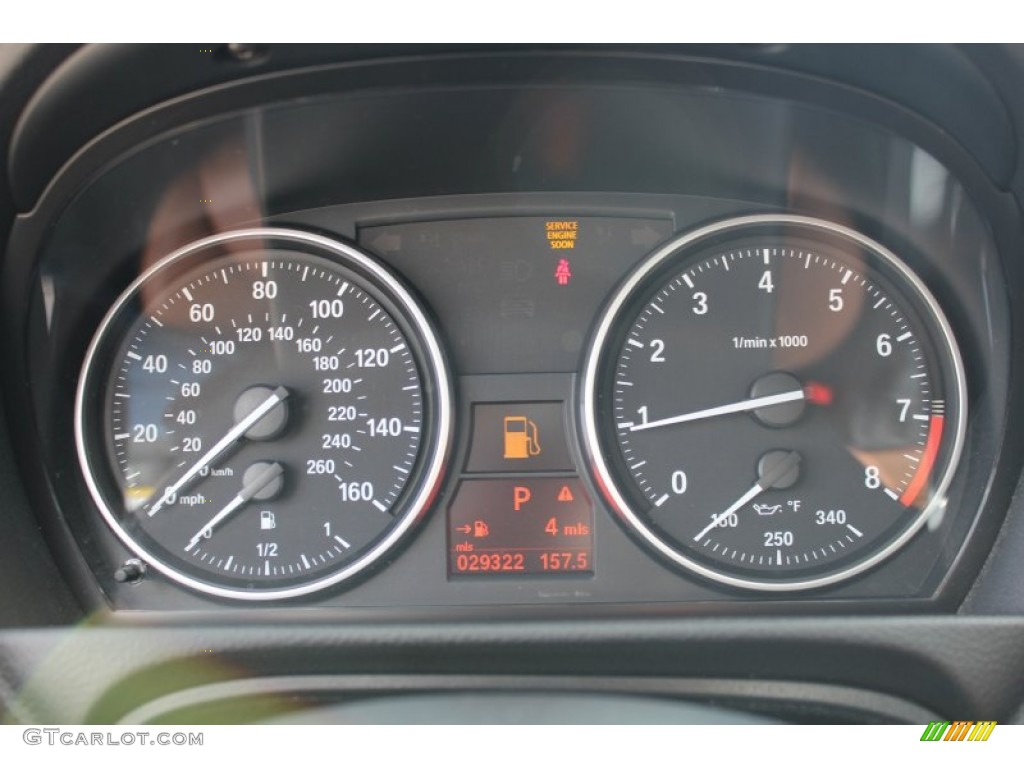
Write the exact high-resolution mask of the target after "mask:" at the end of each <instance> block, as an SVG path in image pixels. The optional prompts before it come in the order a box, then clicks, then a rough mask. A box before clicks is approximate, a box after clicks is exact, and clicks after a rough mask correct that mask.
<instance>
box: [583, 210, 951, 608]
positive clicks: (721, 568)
mask: <svg viewBox="0 0 1024 768" xmlns="http://www.w3.org/2000/svg"><path fill="white" fill-rule="evenodd" d="M964 399H965V397H964V389H963V375H962V366H961V363H960V358H959V354H958V352H957V349H956V346H955V343H954V340H953V336H952V334H951V332H950V329H949V325H948V323H947V322H946V320H945V319H944V318H943V316H942V314H941V312H940V310H939V308H938V305H937V304H936V303H935V301H934V299H933V298H932V297H931V296H930V294H928V292H927V291H926V289H925V288H924V286H923V285H922V284H921V283H920V281H918V280H917V278H915V277H914V276H913V275H912V273H911V272H910V271H909V270H908V269H907V268H906V267H905V266H904V265H903V264H902V263H901V262H899V261H898V260H897V259H896V257H895V256H893V255H892V254H890V253H889V252H888V251H886V250H885V249H883V248H882V247H881V246H878V245H877V244H874V243H872V242H871V241H869V240H867V239H866V238H863V237H862V236H859V235H857V234H856V233H853V232H851V231H849V230H845V229H843V228H840V227H836V226H833V225H831V224H828V223H825V222H820V221H817V220H811V219H801V218H796V217H750V218H748V219H742V220H734V221H732V222H726V223H724V224H719V225H715V226H712V227H708V228H706V229H705V230H702V231H700V232H697V233H694V234H691V235H688V236H685V237H683V238H681V239H679V240H677V241H675V242H674V243H671V244H669V245H668V246H666V247H665V248H663V249H662V250H661V251H659V252H658V253H657V254H655V255H654V256H652V257H651V259H650V260H648V262H646V263H645V264H644V265H642V266H641V267H640V268H639V269H638V270H637V271H636V272H635V273H634V274H633V275H632V276H631V277H630V278H629V279H628V280H627V282H626V283H625V284H624V285H623V286H622V288H621V289H620V290H619V292H618V294H617V295H616V296H615V298H614V299H613V301H612V303H611V305H610V306H609V308H608V310H607V312H606V314H605V316H604V317H603V318H602V324H601V326H600V329H599V332H598V339H597V345H596V349H595V350H594V352H593V353H592V355H591V357H590V359H589V360H588V366H587V371H586V376H585V381H584V393H583V401H584V419H583V422H584V425H585V432H586V435H585V437H586V440H587V445H588V450H589V452H590V455H591V457H592V460H593V464H594V467H595V469H596V471H597V474H598V479H599V481H600V485H601V486H602V488H604V489H605V491H606V494H607V495H608V498H609V500H610V501H611V502H612V504H613V506H614V507H615V508H616V510H617V511H618V512H619V513H620V515H621V517H622V519H623V520H624V521H625V522H626V523H627V524H628V525H629V526H630V527H631V528H632V529H633V530H634V532H636V533H637V534H638V535H639V536H640V537H641V538H642V539H643V540H644V541H645V542H646V543H648V544H649V545H651V546H653V547H654V548H655V549H656V550H658V551H659V552H661V553H662V554H663V555H665V556H666V557H668V558H669V559H670V560H672V561H674V562H675V563H678V564H679V565H682V566H685V567H687V568H690V569H691V570H693V571H696V572H698V573H700V574H702V575H704V576H707V577H710V578H714V579H717V580H720V581H723V582H726V583H730V584H733V585H736V586H744V587H752V588H759V589H769V590H791V589H802V588H809V587H814V586H821V585H824V584H829V583H834V582H836V581H839V580H841V579H844V578H847V577H850V576H852V575H854V574H856V573H859V572H861V571H863V570H864V569H866V568H868V567H870V566H871V565H873V564H874V563H876V562H879V561H880V560H881V559H883V558H884V557H886V556H887V555H889V554H891V553H892V552H894V551H895V550H896V549H897V548H898V547H899V546H900V545H902V544H903V543H904V542H906V541H907V540H908V539H909V538H910V536H911V535H913V534H914V532H915V531H917V530H918V528H919V527H920V526H921V525H922V524H923V523H924V522H925V520H926V519H927V517H928V516H929V515H931V514H934V513H936V512H941V509H942V507H943V506H944V494H945V490H946V488H947V486H948V483H949V480H950V476H951V474H952V471H953V468H954V465H955V462H956V459H957V457H958V454H959V450H960V445H961V442H962V438H963V429H964V410H963V409H964Z"/></svg>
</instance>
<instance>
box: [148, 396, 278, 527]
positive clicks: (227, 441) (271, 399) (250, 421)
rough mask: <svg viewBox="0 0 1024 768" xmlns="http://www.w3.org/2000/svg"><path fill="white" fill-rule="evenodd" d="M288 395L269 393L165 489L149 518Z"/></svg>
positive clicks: (151, 510)
mask: <svg viewBox="0 0 1024 768" xmlns="http://www.w3.org/2000/svg"><path fill="white" fill-rule="evenodd" d="M288 394H289V393H288V390H287V389H285V388H284V387H278V388H277V389H275V390H274V391H273V392H271V393H270V395H269V396H268V397H267V399H266V400H264V401H263V402H262V403H260V404H259V405H258V406H256V408H254V409H253V411H252V413H250V414H249V415H248V416H246V417H245V418H244V419H242V420H240V421H239V422H238V423H237V424H235V426H233V427H232V428H231V429H229V430H228V433H227V434H226V435H224V437H222V438H221V439H220V440H218V441H217V442H216V443H215V444H214V446H213V447H212V448H211V449H210V450H208V451H207V452H206V453H204V454H203V455H202V456H200V457H199V460H198V461H197V462H196V463H195V464H193V465H192V466H191V467H189V468H188V471H187V472H185V474H184V475H182V476H181V478H179V480H178V481H177V482H176V483H175V484H174V485H170V486H168V487H167V490H165V491H164V494H163V496H161V497H160V498H159V500H157V502H156V504H154V505H153V506H152V508H151V509H150V510H149V513H148V514H149V516H150V517H152V516H153V515H155V514H156V513H157V512H159V511H160V510H161V509H162V508H163V507H164V505H165V504H166V502H167V500H168V499H170V498H173V497H174V496H175V495H176V494H177V493H178V491H180V490H181V489H182V488H183V487H184V486H185V484H186V483H188V482H189V481H190V480H191V479H192V478H194V477H195V476H196V475H198V474H199V473H200V472H202V471H203V469H204V468H206V467H207V466H209V465H210V464H212V463H213V462H214V461H216V460H217V459H218V458H220V456H221V454H222V453H224V452H225V451H226V450H227V449H228V448H230V447H231V446H232V445H234V444H235V443H236V442H238V441H239V440H241V439H242V436H243V435H245V433H246V432H248V431H249V430H250V429H251V428H252V427H253V426H254V425H255V424H256V422H258V421H259V420H260V419H262V418H263V417H264V416H266V415H267V414H268V413H270V411H271V410H273V408H274V406H276V405H277V404H278V403H280V402H283V401H284V400H286V399H287V398H288Z"/></svg>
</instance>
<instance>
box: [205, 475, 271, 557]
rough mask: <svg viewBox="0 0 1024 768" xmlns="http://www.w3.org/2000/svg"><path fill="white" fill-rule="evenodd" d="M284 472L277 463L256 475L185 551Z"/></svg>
mask: <svg viewBox="0 0 1024 768" xmlns="http://www.w3.org/2000/svg"><path fill="white" fill-rule="evenodd" d="M282 472H284V467H282V466H281V465H280V464H278V463H277V462H276V461H275V462H274V463H273V464H270V465H269V466H268V467H267V468H266V469H264V470H263V471H262V472H260V473H259V474H258V475H256V477H254V478H253V479H252V482H250V483H249V484H248V485H245V486H243V487H242V490H240V491H239V492H238V494H237V495H236V496H235V498H233V499H232V500H231V501H229V502H228V503H227V506H225V507H224V509H222V510H221V511H220V512H218V513H217V514H216V515H214V516H213V518H212V519H211V520H210V522H208V523H207V524H206V525H204V526H203V527H202V528H200V529H199V532H198V533H197V534H196V535H195V536H193V537H192V538H191V539H190V540H189V542H188V545H186V547H185V551H186V552H189V551H191V550H192V547H194V546H195V545H196V544H198V543H199V540H200V539H201V538H203V537H204V536H206V535H207V534H208V533H212V532H213V529H214V528H216V527H217V526H218V525H219V524H220V523H221V522H223V521H224V520H225V519H226V518H227V517H228V516H229V515H231V514H232V513H234V512H235V511H236V510H238V509H240V508H241V507H243V506H245V505H246V504H248V503H249V501H251V500H252V498H253V497H254V496H255V495H256V494H257V493H259V492H260V491H262V490H263V489H264V488H266V487H267V486H268V485H269V484H270V483H271V482H273V481H274V480H275V479H277V478H278V477H280V476H281V473H282Z"/></svg>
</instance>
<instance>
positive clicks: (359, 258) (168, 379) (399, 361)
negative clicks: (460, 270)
mask: <svg viewBox="0 0 1024 768" xmlns="http://www.w3.org/2000/svg"><path fill="white" fill-rule="evenodd" d="M76 417H77V418H76V437H77V441H78V452H79V457H80V460H81V463H82V467H83V470H84V473H85V477H86V481H87V484H88V486H89V490H90V492H91V494H92V496H93V499H94V500H95V502H96V504H97V505H98V507H99V510H100V512H101V513H102V514H103V515H104V517H105V518H106V520H107V522H108V523H109V524H110V525H111V527H112V528H113V530H114V531H115V533H117V535H118V536H119V537H120V538H121V539H122V540H123V541H124V542H125V543H126V544H127V545H128V546H129V547H130V548H131V549H132V550H133V551H135V552H136V553H137V554H138V555H139V556H140V557H142V558H143V559H144V560H145V561H147V562H149V563H150V564H151V565H153V566H154V567H156V568H157V569H159V570H160V571H161V572H163V573H164V574H166V575H167V576H169V577H171V578H172V579H174V580H176V581H178V582H180V583H183V584H185V585H187V586H190V587H192V588H195V589H198V590H201V591H203V592H207V593H210V594H214V595H219V596H223V597H232V598H243V599H255V600H266V599H276V598H285V597H292V596H296V595H302V594H307V593H310V592H313V591H315V590H318V589H322V588H324V587H327V586H330V585H332V584H336V583H339V582H341V581H344V580H346V579H349V578H351V577H353V576H354V575H356V574H357V573H360V572H362V571H364V570H365V569H366V568H368V567H369V566H370V565H371V564H373V563H375V562H377V561H378V560H380V559H381V558H382V557H383V556H384V555H385V554H386V553H388V552H390V551H391V550H392V548H393V547H394V546H395V545H396V544H397V543H398V541H399V539H400V538H401V537H402V536H403V535H404V534H406V533H407V532H408V531H409V530H410V529H411V528H412V526H413V525H414V523H415V522H416V521H417V520H418V519H419V518H420V516H421V515H422V514H423V513H424V512H425V510H426V508H427V506H428V505H429V503H430V501H431V499H432V497H433V494H434V492H435V491H436V489H437V487H438V484H439V481H440V477H441V473H442V469H443V467H444V463H445V458H446V455H447V451H448V444H449V439H450V432H451V395H450V379H449V374H448V372H447V368H446V365H445V361H444V356H443V355H442V352H441V347H440V344H439V342H438V340H437V337H436V335H435V333H434V331H433V330H432V326H431V324H430V322H429V321H428V319H427V316H426V314H425V313H424V311H423V310H422V308H421V307H419V305H418V304H417V302H416V301H415V299H414V298H413V297H412V295H411V294H410V293H409V292H408V290H406V289H405V288H404V287H403V285H402V284H401V283H400V282H399V281H398V280H397V279H396V278H395V277H394V276H393V275H392V274H390V272H388V271H387V270H386V269H384V268H383V267H382V266H381V265H380V264H378V263H377V262H375V261H374V260H373V259H371V258H370V257H368V256H367V255H365V254H363V253H361V252H360V251H358V250H356V249H354V248H352V247H351V246H348V245H346V244H343V243H340V242H337V241H334V240H330V239H327V238H324V237H320V236H316V235H312V234H307V233H303V232H296V231H290V230H277V229H264V230H246V231H238V232H231V233H227V234H222V235H217V236H214V237H210V238H207V239H205V240H201V241H198V242H196V243H193V244H191V245H189V246H186V247H185V248H182V249H181V250H179V251H177V252H175V253H173V254H171V255H169V256H168V257H166V258H165V259H163V260H162V261H161V262H159V263H158V264H157V265H155V266H154V267H153V268H152V269H150V270H149V271H147V272H146V273H145V274H144V275H142V277H140V278H139V279H138V280H137V281H135V283H133V284H132V285H131V286H130V287H129V288H128V290H127V291H125V293H124V294H123V295H122V296H121V298H120V299H119V300H118V301H117V303H116V304H115V305H114V307H113V308H112V309H111V310H110V312H109V313H108V314H107V316H106V318H105V319H104V321H103V323H102V325H101V326H100V329H99V331H98V332H97V334H96V337H95V339H94V341H93V343H92V345H91V347H90V348H89V351H88V353H87V356H86V361H85V365H84V368H83V371H82V376H81V380H80V383H79V389H78V399H77V414H76Z"/></svg>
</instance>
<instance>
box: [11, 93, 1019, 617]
mask: <svg viewBox="0 0 1024 768" xmlns="http://www.w3.org/2000/svg"><path fill="white" fill-rule="evenodd" d="M537 77H538V78H540V77H542V76H541V75H538V76H537ZM296 78H297V79H296V82H295V83H293V85H294V87H293V88H292V89H291V91H290V92H289V93H290V94H291V95H290V96H289V97H283V96H282V97H281V98H279V99H276V100H274V99H271V100H269V101H268V100H266V99H269V98H270V97H269V96H265V97H263V99H264V100H262V101H259V100H257V101H254V102H253V104H252V105H251V108H250V109H249V110H247V111H246V110H242V111H238V112H228V113H223V112H219V111H218V107H217V105H216V102H215V100H210V101H208V102H205V106H203V104H204V102H203V101H202V98H199V101H198V102H197V103H198V104H199V105H200V106H201V107H202V108H201V109H199V112H198V113H197V114H202V115H205V116H204V117H202V119H197V120H195V121H193V122H191V123H189V124H187V125H181V126H177V127H174V128H172V129H169V130H167V131H165V132H164V133H162V134H159V135H156V136H154V137H152V139H151V140H150V141H149V142H148V143H145V144H133V145H132V147H131V149H130V150H125V149H124V148H123V147H120V148H119V147H118V144H117V141H116V139H117V136H116V132H115V134H114V135H113V136H112V137H110V138H109V139H108V144H107V145H104V144H103V142H100V144H99V145H97V147H95V148H94V149H93V150H91V151H93V152H95V153H98V154H99V155H101V156H102V155H104V153H106V157H107V160H108V161H107V162H105V163H103V164H101V165H100V164H98V165H96V166H95V167H96V170H94V171H93V172H91V173H86V174H83V175H81V176H78V177H76V176H75V175H74V174H70V173H69V174H67V175H66V177H62V178H59V179H58V183H55V184H54V185H53V186H52V187H51V189H50V190H49V192H48V193H47V196H46V197H45V198H44V200H43V202H42V204H41V205H40V206H39V208H38V209H37V210H36V211H35V212H34V213H33V215H32V216H31V217H28V218H26V219H25V220H23V221H22V222H21V223H20V224H19V228H18V229H17V230H16V232H15V235H14V237H13V239H12V243H13V245H14V250H15V251H18V250H19V249H20V251H21V252H23V253H26V254H31V257H30V258H27V259H26V260H25V261H26V263H28V264H31V265H32V267H31V269H28V270H26V271H25V272H24V273H23V274H21V275H15V276H14V277H15V279H14V280H13V281H12V282H11V283H9V285H10V286H11V287H12V290H14V289H16V290H20V291H21V292H22V295H23V297H24V299H23V300H24V303H25V312H24V313H23V315H22V320H21V322H22V327H21V330H22V332H23V338H24V339H25V342H24V358H25V361H26V362H25V369H26V376H25V380H26V381H27V382H29V383H30V384H29V387H28V388H27V389H26V390H25V391H24V392H23V393H22V394H23V397H24V404H25V410H26V412H29V413H31V414H32V417H33V419H34V429H35V433H36V441H35V442H34V443H33V444H32V446H31V451H32V455H33V456H34V457H35V459H34V460H35V461H36V462H37V467H38V470H39V472H40V474H41V475H44V476H45V477H46V478H47V482H48V484H49V488H50V489H51V492H50V493H49V495H48V498H47V499H46V504H45V505H44V507H45V510H46V512H45V514H46V515H47V516H48V517H47V519H48V522H47V525H49V526H50V527H51V529H52V535H53V536H55V537H56V538H58V539H60V540H62V541H63V542H64V544H65V545H66V548H67V552H68V553H70V554H69V555H68V559H67V565H66V567H68V568H69V569H71V570H72V571H75V572H76V573H78V574H79V575H80V576H81V578H80V579H79V580H78V581H79V585H80V588H81V589H82V591H83V593H86V594H89V595H91V597H92V599H93V600H94V601H95V602H96V603H97V604H100V605H104V606H106V607H110V608H114V609H143V610H165V609H166V610H175V609H189V610H195V609H207V608H211V607H213V608H218V609H219V608H223V607H225V606H243V605H246V604H248V605H254V604H272V605H279V606H282V607H287V606H308V605H316V606H322V607H334V608H351V609H357V608H359V609H362V608H374V609H381V608H386V609H401V610H425V609H429V608H431V607H432V608H443V609H445V610H463V609H466V608H473V607H477V608H479V607H481V606H484V607H487V609H488V610H489V609H491V608H494V607H495V606H497V607H508V608H511V607H514V606H515V607H524V606H525V607H527V608H533V607H537V606H543V605H552V604H554V605H560V606H562V605H567V604H576V605H589V606H591V607H595V606H603V607H605V608H608V609H610V610H619V609H621V608H623V607H629V609H630V610H632V609H635V608H637V607H641V608H643V609H651V608H652V607H655V606H660V607H666V606H667V607H670V608H671V609H672V610H679V611H692V610H701V611H703V610H712V611H719V610H726V611H728V610H731V607H730V606H743V609H744V610H750V609H753V610H765V611H769V612H770V611H774V610H793V609H794V607H797V608H798V609H801V610H802V609H803V608H801V606H815V607H817V608H818V609H820V610H831V609H834V608H835V607H836V606H845V607H849V606H866V607H877V606H878V605H880V604H882V603H883V602H889V603H890V604H899V605H912V604H914V605H922V606H931V605H937V604H943V601H944V600H946V599H948V595H950V594H953V593H955V592H956V591H957V589H960V587H957V586H956V585H957V584H962V583H963V582H962V581H961V580H959V577H957V575H956V573H955V568H954V566H957V567H962V568H967V569H968V570H969V569H970V564H969V563H966V564H965V562H964V560H963V559H962V558H961V555H962V553H963V552H964V551H965V550H966V547H967V544H968V542H969V541H970V537H971V535H972V532H973V531H975V530H976V528H977V526H978V523H979V520H981V519H982V516H983V515H984V514H986V510H985V506H984V502H985V493H986V488H987V487H988V484H989V483H990V481H991V479H992V477H993V473H994V472H995V471H996V463H995V461H994V460H993V459H994V457H997V456H998V455H999V452H1000V445H1001V443H1000V441H1001V439H1002V437H1001V436H1002V435H1003V434H1004V428H1005V424H1006V414H1007V407H1006V403H1007V398H1008V384H1007V383H1008V381H1009V355H1008V352H1007V350H1006V348H1005V347H1006V344H1007V341H1006V340H1007V339H1008V337H1009V335H1008V332H1007V330H1008V328H1009V307H1008V301H1007V298H1006V290H1005V285H1004V282H1003V277H1002V274H1001V269H1000V267H999V264H1000V262H999V258H998V255H997V251H996V249H995V245H994V242H993V240H992V236H991V233H990V231H989V229H988V228H987V226H986V223H985V220H984V217H983V216H982V214H981V212H980V209H979V208H978V207H976V206H975V205H974V204H973V203H972V201H971V197H970V195H967V194H965V189H966V187H965V186H964V185H965V184H966V182H964V181H963V180H962V178H961V177H960V176H958V175H957V174H955V173H954V172H953V171H952V170H950V169H951V167H952V166H954V165H955V164H956V162H957V157H956V156H955V153H952V154H951V155H950V156H949V159H948V162H947V161H945V160H940V159H938V158H941V157H942V151H941V150H942V149H943V148H942V147H940V146H937V147H928V148H927V150H926V149H925V148H923V147H922V146H921V145H920V144H918V143H916V142H915V141H912V140H910V139H909V138H906V137H904V136H902V135H901V134H900V133H898V132H896V131H894V130H892V129H890V128H888V127H886V126H885V125H874V124H869V123H865V122H863V121H861V120H860V119H859V118H857V117H854V116H846V115H844V114H843V113H842V112H841V111H833V110H826V109H820V108H817V107H815V106H814V105H813V104H808V103H802V102H801V101H800V100H799V99H798V98H796V97H795V96H794V97H793V98H792V99H789V98H786V97H783V96H778V97H773V98H765V97H763V96H759V95H757V94H752V93H750V92H747V91H745V90H744V89H743V88H742V87H736V88H734V89H732V90H729V89H725V90H722V91H715V90H705V89H700V88H693V87H689V86H685V85H678V84H677V85H672V86H668V85H665V84H660V85H658V86H657V87H655V86H654V85H651V86H649V87H648V86H636V87H621V86H617V85H614V86H613V85H606V84H603V83H589V84H587V85H586V86H583V85H573V84H572V83H569V84H566V83H562V84H561V85H559V86H558V87H548V86H547V85H543V84H539V83H531V82H519V83H517V84H515V85H514V86H508V87H502V88H499V87H495V88H476V89H460V88H457V87H442V86H438V88H437V89H436V92H435V93H433V94H432V95H431V99H430V104H431V107H430V109H429V110H428V109H427V108H426V106H425V105H426V103H427V102H425V101H424V99H425V98H427V94H424V93H422V92H415V93H402V92H400V91H394V90H389V89H377V88H374V87H372V86H369V85H368V86H367V87H366V88H363V89H360V88H355V87H353V88H351V89H350V90H348V91H345V90H341V91H337V92H334V91H322V90H321V91H317V92H316V95H315V97H314V96H310V95H306V96H305V97H303V98H299V97H298V94H300V93H302V91H303V89H304V88H305V87H307V86H304V85H303V84H302V81H301V77H300V76H296ZM309 87H313V86H309ZM318 87H319V86H318ZM446 109H447V111H446ZM204 110H205V111H204ZM445 114H449V115H450V114H461V115H464V116H466V119H465V120H463V121H461V122H458V124H456V123H453V122H452V121H451V120H446V119H443V116H444V115H445ZM629 115H633V116H639V115H644V116H646V119H644V120H632V121H631V120H628V119H625V118H626V117H628V116H629ZM666 126H675V129H674V130H669V129H668V128H666ZM726 128H727V130H726ZM836 137H843V138H844V140H845V141H844V143H842V146H843V147H844V152H845V154H844V153H840V152H837V150H836V146H837V145H836V143H835V141H834V139H835V138H836ZM932 151H934V152H936V153H937V155H938V157H937V156H936V155H935V154H932ZM851 158H852V159H853V160H854V162H851ZM882 158H884V159H885V160H886V162H885V163H881V162H880V159H882ZM72 169H73V167H72ZM117 201H120V202H117ZM989 514H991V513H989ZM845 607H843V608H841V609H844V610H845V609H846V608H845Z"/></svg>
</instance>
